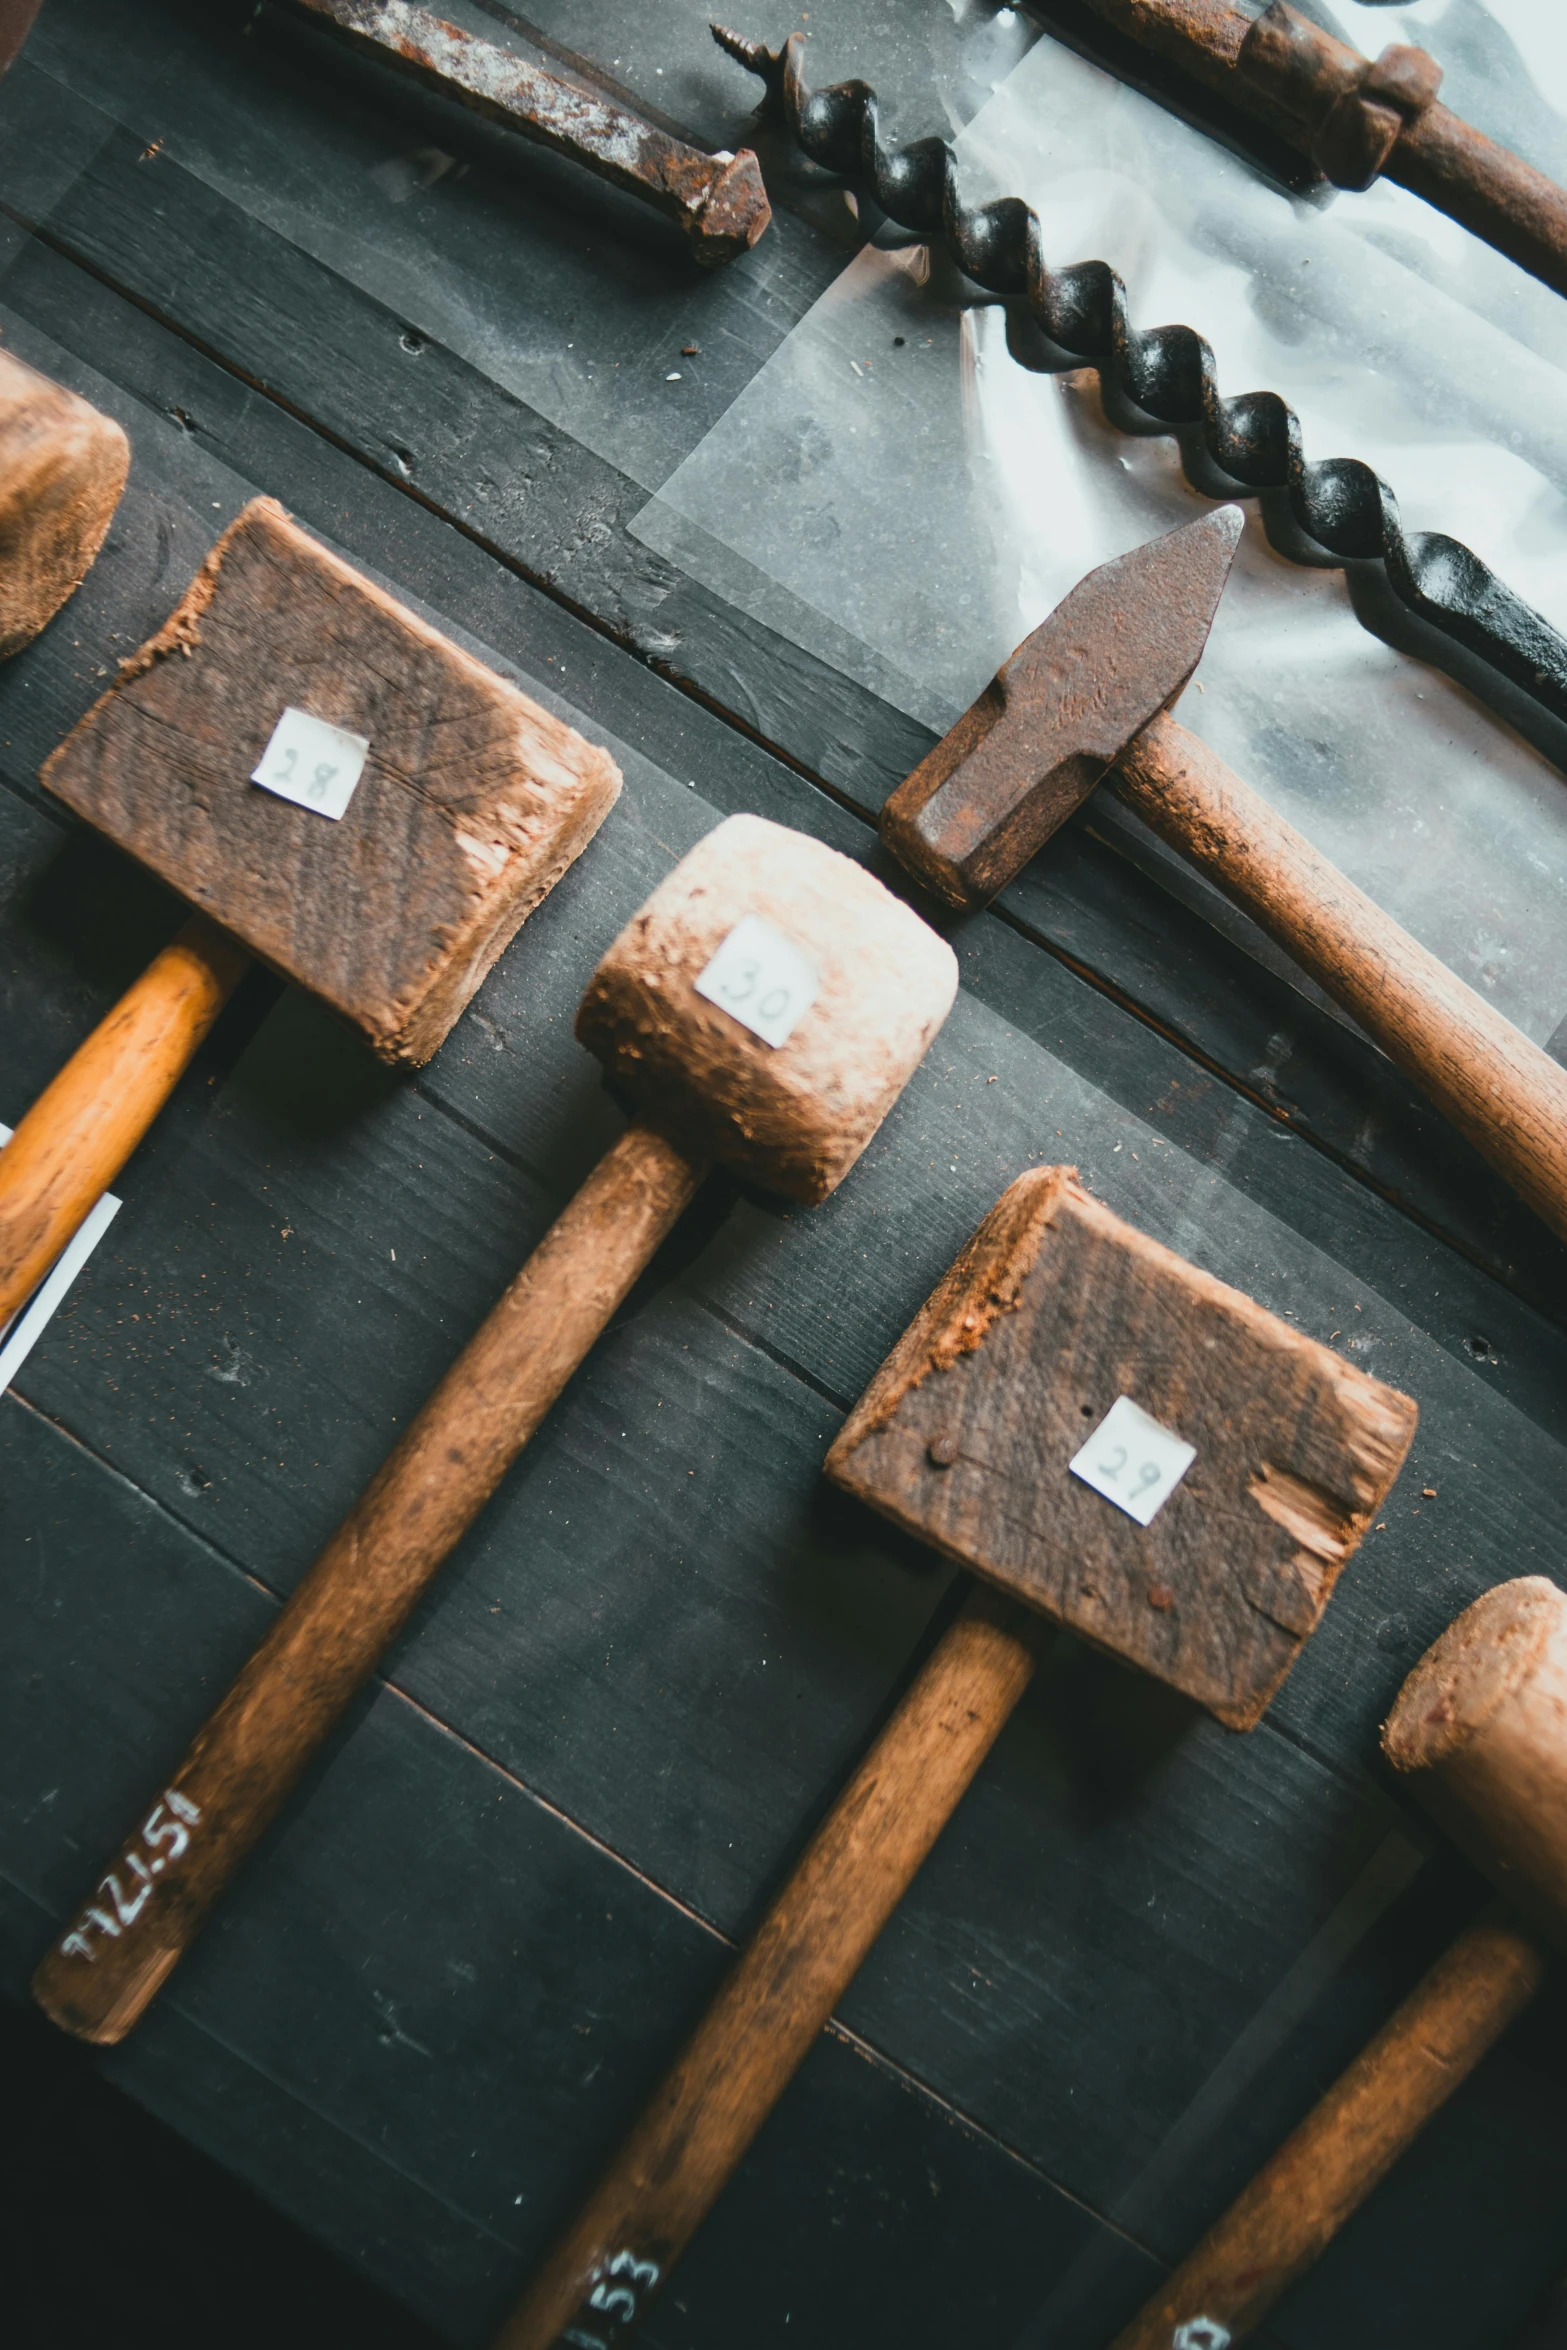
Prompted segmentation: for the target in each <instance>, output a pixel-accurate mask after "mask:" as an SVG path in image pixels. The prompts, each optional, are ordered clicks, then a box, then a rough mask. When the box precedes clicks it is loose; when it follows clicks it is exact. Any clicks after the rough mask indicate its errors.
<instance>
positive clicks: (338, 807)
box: [250, 708, 370, 823]
mask: <svg viewBox="0 0 1567 2350" xmlns="http://www.w3.org/2000/svg"><path fill="white" fill-rule="evenodd" d="M369 749H370V745H369V744H368V743H367V742H366V740H365V738H364V736H363V735H362V734H349V733H347V732H346V731H345V729H344V728H342V727H341V726H328V724H327V722H326V720H325V719H324V718H312V717H311V715H310V713H309V711H308V710H295V709H292V708H291V709H287V710H285V711H284V713H283V715H282V717H281V718H280V719H279V720H278V722H277V724H276V726H274V727H273V729H272V740H271V741H270V742H269V743H268V745H267V747H266V749H265V750H264V751H263V752H262V754H261V764H260V766H259V767H257V768H255V769H253V770H252V773H251V778H250V780H251V782H252V783H259V784H261V785H262V786H263V788H264V789H265V790H267V791H272V792H276V793H277V795H278V798H279V799H280V800H293V801H294V802H295V803H296V805H297V806H299V807H301V808H313V809H314V810H315V812H316V814H317V815H318V816H330V817H331V818H332V821H333V822H334V823H336V821H337V819H338V817H339V816H341V815H342V813H343V811H344V809H345V808H346V807H347V806H348V803H349V801H350V800H351V799H352V798H353V796H354V786H355V784H356V783H357V782H358V781H359V778H360V776H361V775H362V774H363V772H364V764H365V758H366V755H367V754H368V752H369Z"/></svg>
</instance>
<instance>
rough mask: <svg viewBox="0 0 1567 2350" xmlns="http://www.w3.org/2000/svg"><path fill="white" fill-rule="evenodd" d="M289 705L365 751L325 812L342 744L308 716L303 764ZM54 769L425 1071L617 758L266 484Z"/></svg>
mask: <svg viewBox="0 0 1567 2350" xmlns="http://www.w3.org/2000/svg"><path fill="white" fill-rule="evenodd" d="M290 711H292V712H296V713H303V714H304V717H305V718H306V719H307V720H314V721H319V722H324V723H325V725H326V726H327V727H330V728H332V729H336V730H338V737H339V740H340V738H341V737H348V738H357V740H358V742H359V743H360V744H363V745H367V746H368V747H367V748H366V749H365V750H364V754H363V759H364V763H363V768H362V771H361V772H360V774H359V778H358V781H357V783H356V784H354V785H353V787H352V794H351V797H350V798H349V799H348V802H347V805H346V807H344V808H343V810H342V812H341V814H340V815H338V816H336V817H334V816H333V815H331V814H327V813H324V812H323V806H331V805H333V804H334V799H335V797H336V796H340V791H341V785H340V782H337V781H335V780H334V773H335V775H336V776H338V777H341V776H342V775H346V773H347V772H348V769H347V767H346V766H344V767H341V768H337V769H336V770H335V771H334V764H333V763H334V761H336V760H337V759H338V758H339V757H340V756H342V757H346V758H347V759H349V760H350V761H351V760H352V757H353V744H352V742H350V743H349V744H348V745H346V746H345V748H344V749H343V750H342V751H340V750H339V748H338V747H337V744H336V743H334V744H332V745H331V746H329V748H328V750H327V752H326V753H325V754H324V755H323V754H322V753H321V751H320V749H319V747H312V745H313V744H316V743H318V738H317V737H315V736H314V735H313V734H312V732H311V730H310V729H309V728H308V727H307V728H306V729H304V730H303V731H302V732H298V733H297V740H296V742H295V745H294V748H293V752H292V756H290V750H289V746H288V745H287V744H286V743H282V738H278V737H276V736H275V730H276V729H278V727H279V722H280V721H281V720H282V719H283V718H284V714H285V712H290ZM290 724H291V725H292V726H295V727H296V730H297V721H290ZM275 739H276V740H278V741H279V742H280V743H281V746H282V747H280V748H279V749H278V750H276V751H275V752H269V746H270V745H272V744H273V743H274V740H275ZM264 762H265V763H264ZM258 768H263V771H264V772H266V773H267V774H269V775H272V776H273V777H274V778H275V779H276V783H277V785H278V786H279V788H270V789H269V788H267V787H266V786H265V785H263V784H262V783H259V782H257V781H254V780H253V777H254V775H255V773H256V771H257V769H258ZM323 775H326V776H327V778H328V781H327V783H326V784H325V785H323V784H322V783H321V782H320V778H321V777H322V776H323ZM43 780H44V782H45V783H46V784H47V785H48V787H49V789H50V790H51V791H52V792H54V793H55V794H56V795H57V796H58V797H59V798H60V799H62V800H64V801H65V803H66V805H67V806H68V807H70V808H72V809H74V810H75V812H76V813H77V815H79V816H82V817H85V818H86V820H87V822H88V823H89V824H92V825H95V826H96V827H97V829H98V830H99V831H100V832H103V833H107V835H108V836H109V838H110V839H111V840H113V841H115V842H116V843H117V844H118V845H119V846H120V847H121V848H123V849H127V850H128V851H129V852H130V854H131V855H132V856H133V857H136V858H138V859H139V860H140V861H141V863H142V864H144V865H147V866H150V867H151V869H152V871H153V872H154V873H156V874H157V875H158V876H159V877H160V879H162V880H163V881H166V882H167V883H168V884H169V886H170V887H171V888H173V889H175V890H178V892H179V893H180V895H181V896H182V897H184V898H187V899H189V900H190V902H191V903H192V904H193V905H195V906H198V907H199V908H200V909H201V910H202V912H203V913H205V914H207V915H209V916H210V917H211V918H212V920H213V921H215V922H217V923H219V924H221V926H222V927H223V929H225V930H226V931H229V932H230V933H232V934H233V935H234V936H235V937H237V938H238V939H239V940H240V941H241V942H242V943H243V944H244V945H245V946H246V947H247V948H248V949H249V950H250V952H251V953H252V954H254V955H258V956H260V958H261V959H262V961H263V962H266V963H269V964H270V965H271V966H272V968H273V969H274V970H275V971H278V972H280V973H281V974H282V976H283V977H284V978H285V979H291V980H293V981H295V982H296V983H297V984H298V985H299V986H300V987H303V988H305V989H307V990H308V991H309V992H310V993H311V994H312V995H315V996H318V997H319V998H320V999H321V1000H322V1001H323V1002H324V1003H326V1004H328V1005H330V1006H331V1007H332V1009H333V1010H334V1011H337V1012H338V1013H340V1014H341V1015H342V1016H343V1017H344V1018H345V1019H347V1020H349V1021H350V1022H351V1023H352V1024H353V1025H354V1026H355V1027H356V1028H358V1029H359V1030H360V1031H361V1032H362V1034H363V1035H364V1036H365V1037H366V1039H367V1040H368V1042H369V1043H370V1045H371V1047H372V1049H373V1050H374V1051H375V1052H376V1053H377V1054H379V1056H380V1057H381V1059H382V1060H384V1061H387V1062H390V1063H393V1064H398V1063H404V1064H412V1065H415V1066H417V1065H418V1064H419V1063H421V1062H423V1061H427V1060H428V1059H429V1057H430V1055H431V1054H432V1053H433V1052H434V1051H435V1049H436V1047H437V1045H439V1044H440V1042H441V1040H442V1038H443V1037H444V1036H445V1035H446V1033H447V1031H448V1030H449V1029H450V1027H451V1026H452V1023H453V1022H454V1021H455V1020H456V1018H457V1016H458V1014H459V1013H460V1012H461V1011H462V1009H463V1007H464V1005H465V1004H466V1003H467V1002H468V1000H469V998H470V997H471V996H472V995H473V993H474V991H475V989H476V988H477V987H478V985H479V983H480V981H481V980H482V979H483V978H484V976H485V973H486V972H487V971H488V970H489V968H490V966H491V964H492V963H493V962H494V961H495V959H496V957H497V956H498V955H499V954H500V953H501V952H502V950H503V949H504V948H505V947H506V945H507V944H508V943H509V941H510V940H511V938H512V936H513V934H514V932H515V931H516V929H517V927H518V925H519V924H520V923H521V922H522V920H523V919H524V917H525V916H526V915H527V914H528V913H530V912H531V911H532V909H533V907H534V906H536V905H537V904H538V902H539V900H540V899H541V898H542V897H544V896H545V895H546V893H547V892H548V891H549V890H550V889H551V888H553V886H554V884H555V883H556V882H557V881H558V880H559V878H560V876H561V874H562V873H564V871H565V870H566V868H567V866H568V865H570V864H571V862H572V860H573V859H574V858H575V857H576V856H578V855H579V854H580V852H581V851H582V849H583V848H584V847H586V845H587V843H588V841H589V840H591V838H592V837H593V834H594V833H595V832H596V831H597V829H598V827H599V825H600V824H601V823H602V822H603V820H604V818H605V816H606V815H607V814H608V812H609V809H610V808H611V806H612V805H613V803H614V801H615V798H616V796H617V794H618V793H619V790H620V773H619V770H618V769H617V767H616V766H615V763H614V761H613V760H612V759H611V758H610V756H609V754H608V752H607V751H604V750H602V749H599V748H597V747H595V746H594V745H592V744H590V743H587V742H584V741H583V739H582V738H581V736H580V735H578V734H576V733H574V732H573V730H572V729H571V728H570V727H569V726H565V725H563V724H562V723H561V721H560V720H559V719H558V718H552V717H551V716H550V715H549V713H548V711H546V710H543V709H541V708H540V707H539V705H538V704H537V703H536V702H532V701H530V700H529V699H528V696H527V695H526V694H524V693H521V692H519V691H518V689H517V688H516V687H515V686H513V685H510V684H508V683H507V682H506V681H505V680H504V679H503V678H500V677H497V676H496V675H495V674H494V672H493V671H492V670H489V669H487V668H486V667H485V666H484V664H483V663H482V662H480V661H476V660H475V659H474V658H473V657H472V655H471V654H468V653H464V652H462V651H460V650H459V649H458V647H457V646H456V645H453V644H451V643H449V642H448V641H447V639H446V638H445V637H443V636H442V635H440V633H439V632H438V631H437V630H436V629H434V628H432V627H430V626H429V624H428V623H427V622H425V621H423V620H420V619H418V618H417V617H416V616H415V615H414V614H413V613H412V612H409V611H407V610H406V609H405V608H404V607H403V606H402V605H401V604H398V603H397V602H395V601H394V600H393V598H392V597H391V596H389V595H386V594H385V593H383V591H382V590H381V589H380V588H377V587H375V586H373V585H372V584H371V582H370V581H369V580H367V579H364V578H363V577H361V575H360V574H359V573H358V572H357V571H355V570H354V569H353V568H352V566H351V565H349V564H347V563H344V562H342V561H340V560H339V558H338V557H337V556H335V555H332V554H329V553H328V551H327V550H326V548H325V547H322V546H320V545H318V544H317V542H316V541H315V540H314V539H312V538H310V537H309V536H308V535H307V534H306V533H305V532H304V531H302V530H300V529H299V528H298V527H297V525H296V524H294V523H293V522H291V521H290V520H289V518H288V516H287V515H286V514H285V513H284V512H283V510H282V508H281V507H280V506H278V505H276V504H275V503H274V502H273V501H272V500H271V499H270V498H257V499H255V500H253V502H252V503H251V504H250V505H248V506H247V507H245V509H244V511H243V512H242V513H241V514H240V515H239V516H238V518H237V519H236V520H235V521H234V522H232V523H231V524H230V525H229V527H228V529H227V530H226V531H225V532H224V533H223V536H222V537H221V539H219V541H218V543H217V545H216V546H215V547H214V549H213V550H212V553H211V554H210V555H209V556H208V558H207V560H206V562H205V563H204V564H203V565H202V568H201V570H200V572H199V573H198V574H197V576H196V578H195V580H194V581H193V582H192V584H191V586H190V588H189V590H188V591H187V593H186V594H185V596H184V597H183V598H182V599H181V601H180V604H179V606H178V608H177V609H176V611H175V612H174V613H173V614H172V615H171V617H170V618H169V620H168V621H167V623H166V624H165V626H164V627H163V628H162V629H160V630H159V632H158V634H157V635H156V636H154V637H152V638H151V639H150V640H149V641H148V642H147V643H146V644H145V645H143V646H142V648H141V650H140V651H139V652H137V653H136V654H134V655H133V656H132V657H131V659H130V660H129V661H127V662H126V663H125V664H124V665H123V666H122V669H121V672H120V675H119V677H118V679H117V680H116V682H115V684H114V685H113V686H111V687H110V689H109V691H108V692H107V693H106V694H105V695H104V696H103V697H102V699H101V700H100V701H98V702H97V703H96V704H95V705H94V707H93V708H92V709H91V710H89V711H88V713H87V715H86V717H85V718H83V719H82V720H81V722H80V724H79V725H78V726H76V727H75V728H74V729H73V731H72V732H71V733H70V734H69V735H67V737H66V739H65V741H64V742H63V743H62V744H61V745H60V747H59V749H58V750H57V751H56V752H55V753H54V755H53V757H52V758H51V759H50V760H49V761H48V763H47V764H46V766H45V768H44V771H43ZM301 787H303V789H304V793H305V797H304V798H303V799H302V800H300V801H296V800H295V799H293V798H290V797H285V796H280V793H281V791H282V790H287V789H290V788H292V789H300V788H301ZM312 794H315V795H317V797H316V804H312V801H311V796H310V795H312ZM323 794H325V795H326V796H325V798H322V797H321V795H323Z"/></svg>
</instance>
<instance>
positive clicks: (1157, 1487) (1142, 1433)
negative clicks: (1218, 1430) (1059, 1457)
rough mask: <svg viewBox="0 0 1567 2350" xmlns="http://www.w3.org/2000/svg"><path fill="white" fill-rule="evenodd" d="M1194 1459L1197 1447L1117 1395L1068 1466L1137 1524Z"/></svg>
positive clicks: (1144, 1522)
mask: <svg viewBox="0 0 1567 2350" xmlns="http://www.w3.org/2000/svg"><path fill="white" fill-rule="evenodd" d="M1196 1458H1197V1447H1196V1446H1195V1445H1194V1444H1188V1443H1186V1441H1185V1440H1184V1438H1182V1437H1179V1436H1177V1435H1175V1434H1174V1433H1173V1432H1172V1431H1171V1430H1170V1429H1168V1428H1163V1427H1161V1426H1160V1424H1159V1422H1158V1421H1157V1420H1154V1419H1150V1417H1149V1415H1148V1414H1147V1413H1146V1412H1145V1411H1144V1410H1143V1408H1142V1406H1141V1404H1135V1403H1133V1401H1132V1399H1131V1397H1130V1396H1129V1395H1120V1396H1117V1398H1116V1400H1115V1402H1114V1403H1113V1404H1112V1405H1111V1406H1110V1409H1109V1410H1108V1411H1107V1412H1106V1414H1105V1416H1104V1418H1103V1419H1102V1420H1101V1421H1100V1423H1099V1425H1098V1427H1097V1428H1096V1429H1095V1430H1094V1432H1093V1434H1092V1436H1090V1438H1089V1439H1088V1442H1087V1443H1086V1444H1085V1445H1084V1447H1083V1449H1082V1451H1081V1452H1080V1453H1079V1454H1078V1455H1077V1457H1076V1459H1075V1460H1074V1461H1073V1462H1072V1464H1071V1469H1072V1474H1073V1476H1074V1477H1081V1478H1082V1480H1083V1483H1084V1484H1085V1485H1091V1486H1092V1487H1093V1489H1094V1491H1095V1492H1096V1493H1102V1494H1103V1495H1104V1497H1105V1499H1106V1501H1113V1502H1114V1503H1115V1506H1116V1508H1117V1509H1118V1510H1125V1512H1126V1514H1127V1516H1128V1517H1129V1518H1135V1519H1136V1520H1137V1523H1138V1524H1139V1526H1146V1525H1148V1524H1149V1522H1150V1521H1151V1520H1152V1519H1153V1517H1154V1516H1155V1515H1156V1514H1157V1512H1158V1511H1159V1510H1161V1509H1162V1508H1163V1507H1164V1504H1165V1503H1166V1502H1167V1501H1168V1500H1169V1498H1170V1496H1171V1494H1172V1493H1173V1492H1174V1491H1175V1488H1176V1487H1177V1485H1179V1483H1180V1482H1181V1479H1182V1478H1183V1477H1184V1476H1185V1474H1186V1472H1187V1470H1188V1469H1189V1468H1190V1467H1191V1465H1192V1463H1193V1461H1194V1460H1195V1459H1196Z"/></svg>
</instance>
